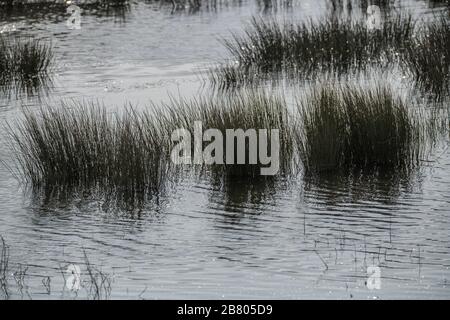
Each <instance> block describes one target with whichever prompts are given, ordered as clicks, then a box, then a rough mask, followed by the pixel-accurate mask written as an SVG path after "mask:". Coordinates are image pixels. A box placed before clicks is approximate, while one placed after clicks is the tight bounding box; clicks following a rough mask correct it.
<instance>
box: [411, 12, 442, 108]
mask: <svg viewBox="0 0 450 320" xmlns="http://www.w3.org/2000/svg"><path fill="white" fill-rule="evenodd" d="M407 49H408V50H406V54H405V55H404V59H403V64H404V65H405V66H406V67H407V68H408V69H409V70H410V72H411V73H412V75H413V76H414V78H415V80H416V82H417V84H418V85H419V87H420V88H422V89H423V90H425V91H426V92H431V93H432V94H434V95H435V97H436V98H438V99H439V98H442V97H444V96H447V95H448V94H449V92H450V23H449V22H448V17H447V16H446V15H445V14H441V15H439V16H438V17H436V18H435V19H434V20H433V21H432V22H430V23H429V24H426V25H425V26H424V27H423V29H422V30H421V32H420V33H419V35H418V36H417V37H416V39H415V40H414V42H413V44H412V45H411V46H409V47H408V48H407Z"/></svg>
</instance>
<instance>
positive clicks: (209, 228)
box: [0, 0, 450, 299]
mask: <svg viewBox="0 0 450 320" xmlns="http://www.w3.org/2000/svg"><path fill="white" fill-rule="evenodd" d="M401 4H402V10H411V11H412V12H413V13H414V15H416V16H418V17H423V18H424V19H427V18H429V17H430V16H431V14H432V12H433V10H441V9H440V8H438V9H430V8H429V6H428V4H427V2H423V1H402V2H401ZM274 10H275V9H273V8H272V9H270V10H269V11H271V12H274ZM327 10H328V9H327V5H326V3H325V2H319V4H317V3H316V1H302V2H301V3H300V2H298V3H297V2H294V6H293V8H292V9H283V8H280V9H278V10H276V12H274V13H275V14H276V15H277V16H278V17H280V18H282V17H288V18H293V19H296V20H301V19H307V18H309V17H313V18H317V17H320V16H322V15H323V14H324V13H325V12H326V11H327ZM255 14H266V13H264V12H263V10H262V9H261V7H259V6H258V5H257V4H256V3H255V1H252V0H248V1H242V2H233V3H230V4H229V5H227V6H223V7H220V8H219V9H218V10H217V11H211V10H209V11H208V10H200V11H198V12H195V13H192V14H190V13H189V12H186V11H182V12H177V13H172V12H171V11H170V7H169V8H166V7H160V6H159V5H155V4H147V3H142V2H138V3H137V4H132V5H131V7H130V10H129V11H128V12H127V13H125V16H124V17H122V18H120V17H117V16H108V15H92V14H86V15H83V17H82V28H81V30H68V29H67V27H66V24H65V20H66V18H67V15H66V14H65V13H64V12H61V13H59V12H52V13H51V14H48V15H46V16H45V18H42V17H40V18H39V19H35V18H32V17H26V18H24V17H21V16H20V15H16V16H13V17H10V18H9V19H8V20H7V21H0V29H1V26H2V25H6V24H11V23H14V24H15V25H16V28H17V29H18V30H17V31H15V33H16V35H31V36H33V37H38V38H40V39H44V40H51V41H52V43H53V46H54V48H55V56H56V65H55V76H54V78H53V84H54V87H53V88H52V89H51V90H49V91H48V92H41V94H40V95H32V96H26V95H23V94H18V95H15V94H12V95H11V96H10V97H6V96H5V97H2V98H1V99H0V118H1V121H2V122H5V121H11V120H14V119H17V118H18V117H20V108H21V105H26V106H28V107H30V108H31V109H33V108H36V109H37V108H38V107H39V106H40V105H41V104H51V105H56V104H57V103H58V101H60V100H61V99H78V100H83V99H85V100H99V101H101V102H104V103H105V105H106V106H108V107H111V108H112V109H111V110H114V108H115V109H117V108H119V109H120V108H121V107H122V106H123V105H124V104H126V103H128V102H130V103H133V104H135V105H138V106H139V107H142V108H145V106H146V104H148V102H149V101H150V100H151V101H154V102H158V101H167V99H168V97H169V96H178V95H180V96H183V97H195V96H198V95H199V94H208V92H209V91H208V90H210V88H208V84H207V80H205V79H203V76H204V74H205V70H207V68H208V67H210V66H211V65H213V64H214V63H216V62H220V61H221V60H222V59H223V58H226V57H227V52H226V49H225V48H224V47H223V46H222V45H221V44H220V43H219V41H218V39H219V38H220V37H228V36H229V35H230V32H242V30H243V27H244V26H246V25H247V24H248V22H249V20H250V18H251V17H252V16H253V15H255ZM393 73H394V76H391V77H390V78H389V79H391V78H392V83H393V85H400V86H401V83H402V82H401V81H399V83H400V84H398V83H397V81H396V78H395V72H393ZM1 130H2V133H4V129H3V128H2V129H1ZM5 139H6V137H5V135H4V134H2V136H1V142H0V143H1V147H0V158H1V159H2V160H3V161H6V162H8V161H10V159H11V158H12V155H11V153H10V151H9V150H8V148H6V141H5ZM447 139H448V137H447ZM442 145H443V146H442V147H441V148H439V149H438V150H436V151H435V153H434V154H433V155H432V156H431V158H430V159H429V160H430V161H429V162H426V163H425V165H424V166H423V167H422V169H421V170H420V171H419V172H417V174H415V175H413V176H409V177H401V176H400V177H397V175H396V174H395V173H392V172H391V173H387V174H385V175H382V176H381V175H380V176H377V177H370V176H364V175H363V176H361V177H360V176H358V175H355V176H351V177H342V176H329V177H322V178H321V179H320V180H309V179H303V178H302V177H301V176H299V177H298V178H297V179H295V180H294V181H292V180H287V181H284V180H280V181H277V182H275V183H273V184H249V183H245V182H242V181H229V182H228V183H226V184H223V185H221V186H217V185H215V184H213V183H211V182H210V181H207V180H202V179H185V180H183V181H181V182H180V183H178V184H176V185H174V186H173V187H172V188H169V189H168V190H167V191H166V192H165V193H164V194H161V195H160V197H158V199H156V200H155V201H153V202H150V203H148V205H147V206H146V207H145V209H143V210H141V211H139V212H132V213H129V212H123V211H108V210H105V203H103V202H101V201H95V200H90V199H89V198H88V197H84V196H83V195H79V194H78V195H74V196H73V198H71V199H66V200H65V201H63V200H61V199H59V200H58V199H52V198H51V197H50V198H47V199H42V198H33V197H32V196H31V195H30V194H29V193H25V192H23V190H22V189H21V188H20V186H19V184H18V182H17V181H16V180H15V179H14V178H13V176H12V175H11V174H10V172H9V171H8V170H7V168H5V167H4V166H0V235H2V236H3V237H4V238H5V240H6V241H7V243H8V244H9V246H10V252H11V258H10V260H11V263H13V264H19V263H20V264H24V265H25V264H26V265H29V269H28V275H27V281H28V284H29V288H28V292H29V293H30V295H31V297H32V298H33V299H47V298H60V297H61V296H62V294H64V297H68V298H70V297H74V295H73V293H70V292H68V291H67V290H65V292H64V293H62V289H63V288H64V279H63V277H62V276H61V272H60V269H61V268H62V269H63V270H64V268H65V266H66V265H67V264H69V263H75V264H79V265H80V266H81V267H82V269H83V261H84V258H83V248H84V249H85V250H86V254H87V255H88V257H89V259H90V261H91V263H93V264H95V265H96V266H98V267H101V268H102V269H103V270H104V271H105V272H108V273H110V274H113V275H114V282H113V284H112V293H111V298H138V297H141V298H149V299H154V298H219V299H220V298H258V299H259V298H260V299H263V298H269V299H270V298H273V299H278V298H338V299H347V298H363V299H364V298H370V299H372V298H381V299H392V298H446V299H448V298H449V297H450V288H449V287H448V286H449V283H448V282H449V281H450V270H449V268H450V232H449V231H450V192H449V190H450V188H449V187H450V173H449V172H450V170H449V169H450V151H449V150H448V149H446V148H445V146H446V145H448V140H444V141H443V143H442ZM368 266H379V267H380V268H381V281H382V282H381V289H379V290H370V289H368V287H367V286H366V281H367V279H368V275H367V267H368ZM45 276H50V277H52V284H51V285H52V291H51V293H50V294H48V293H47V292H46V290H45V288H44V287H43V284H42V282H41V280H42V279H43V277H45ZM23 296H24V298H27V297H28V296H27V294H24V295H23ZM79 296H80V297H82V296H83V293H82V292H81V293H80V294H79ZM15 297H17V298H21V297H22V295H19V294H16V295H15Z"/></svg>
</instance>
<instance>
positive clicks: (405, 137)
mask: <svg viewBox="0 0 450 320" xmlns="http://www.w3.org/2000/svg"><path fill="white" fill-rule="evenodd" d="M418 110H421V109H416V108H415V107H414V106H411V105H407V104H406V103H405V102H404V101H403V100H402V99H400V98H397V97H396V96H395V95H394V94H393V92H392V90H391V89H389V88H387V87H384V86H382V85H377V86H375V87H373V88H362V87H358V86H354V85H337V84H333V85H321V86H317V87H314V88H313V89H312V90H311V93H309V94H308V95H307V96H306V97H304V98H303V97H302V98H298V101H297V107H296V108H294V110H288V107H287V103H286V101H285V100H284V98H282V97H281V96H276V95H271V94H269V93H265V92H260V91H245V92H243V91H237V92H235V93H233V94H230V95H226V96H223V95H221V96H213V97H204V98H199V99H194V100H189V101H188V100H184V99H172V101H171V102H170V103H167V104H163V105H159V106H156V105H153V106H152V107H151V108H150V109H149V110H146V111H139V112H138V111H136V110H135V109H133V108H132V107H128V108H126V109H125V111H123V112H121V113H120V114H115V113H108V112H107V111H106V109H105V108H104V107H102V106H99V105H97V104H70V105H67V104H63V105H62V106H61V107H60V108H58V109H55V108H49V107H46V108H41V109H40V110H39V111H37V112H31V111H29V110H25V112H24V118H23V121H20V122H19V123H18V124H17V126H15V127H14V128H13V127H12V126H11V125H10V127H9V128H10V134H11V140H10V141H11V147H12V150H13V152H14V154H15V155H16V158H17V159H16V161H15V163H16V164H17V168H16V170H15V171H16V172H18V173H19V176H20V177H23V180H24V182H25V183H27V184H29V185H31V186H33V187H34V188H33V189H36V190H37V189H40V187H46V188H48V190H51V187H57V188H58V187H64V188H65V189H67V190H71V188H72V189H73V190H83V189H86V188H90V190H98V191H100V192H104V193H105V194H106V198H108V199H109V200H108V202H110V203H112V202H114V198H115V197H120V198H121V199H122V198H123V200H124V201H125V202H128V203H130V201H129V199H132V201H131V202H133V203H134V204H136V202H139V203H140V204H143V203H144V202H145V201H146V200H145V199H147V200H148V199H149V198H148V197H145V196H144V195H150V196H151V195H152V194H157V193H158V192H159V191H161V190H162V189H163V188H164V186H165V185H166V182H167V181H176V179H177V178H178V177H179V173H180V172H181V173H183V174H184V173H186V172H200V173H201V174H207V175H208V176H209V177H211V179H212V181H213V183H214V184H215V185H217V184H218V182H220V183H222V184H223V183H226V185H230V183H229V182H232V181H235V180H236V179H234V178H233V177H236V178H238V179H237V180H236V181H242V179H244V180H245V179H251V181H261V179H262V180H264V177H261V168H263V167H268V165H267V164H263V163H261V162H260V160H261V159H260V158H258V160H257V162H256V163H250V162H249V146H250V145H249V144H250V143H251V139H249V138H246V139H245V142H244V143H245V144H244V145H243V146H244V148H245V163H243V164H238V163H237V161H236V160H237V153H238V150H237V148H238V144H236V143H235V144H234V145H233V147H232V148H234V150H232V151H233V152H234V157H235V158H234V164H231V163H229V162H228V163H227V160H226V154H227V153H228V152H229V151H230V150H227V145H226V135H227V132H226V131H227V129H234V130H237V129H242V130H243V131H246V130H248V129H254V130H255V131H256V132H258V130H259V129H268V130H270V129H278V130H279V151H278V153H279V163H280V166H279V171H278V172H277V173H276V176H275V177H270V176H269V177H267V178H268V179H273V178H275V180H276V178H277V177H285V178H288V177H290V176H292V175H294V174H295V173H296V172H297V171H298V169H301V168H304V170H305V171H306V172H314V173H321V172H325V171H335V172H339V171H340V170H341V169H352V168H353V169H357V170H360V169H361V170H363V169H364V170H366V171H371V170H374V169H375V170H378V169H386V170H391V169H395V170H403V169H405V170H407V169H410V168H414V167H417V166H418V165H419V164H420V163H421V160H422V159H423V156H424V154H425V151H426V149H427V147H428V146H429V145H430V144H429V143H428V142H429V141H428V140H431V137H437V134H436V133H433V132H435V131H436V130H438V128H437V127H436V126H433V125H432V124H434V123H437V121H435V122H433V123H432V122H430V123H428V122H426V121H425V119H426V118H425V116H424V114H422V112H421V111H418ZM195 121H201V122H202V131H201V139H202V138H203V137H204V135H203V134H204V132H205V131H206V130H207V129H218V131H219V132H220V133H221V134H222V137H223V140H222V143H223V150H224V153H223V155H220V154H219V158H216V161H217V159H219V160H220V157H223V161H219V162H220V163H207V164H205V162H204V161H201V162H200V163H196V162H195V160H194V159H195V149H196V145H195V127H194V122H195ZM181 128H182V129H186V130H187V131H188V133H189V134H190V143H191V148H190V152H191V153H190V155H188V157H190V160H191V161H190V162H189V163H184V164H185V165H175V164H173V163H172V162H171V160H170V157H171V152H172V151H173V148H174V146H175V145H176V144H178V143H179V141H172V140H171V137H172V133H173V131H174V130H176V129H181ZM266 137H267V138H268V139H267V140H268V142H269V143H268V145H267V146H266V147H267V155H268V156H269V155H271V154H270V153H271V133H270V131H269V134H268V135H267V136H266ZM256 139H257V140H256V141H257V142H253V143H259V142H260V139H261V137H260V136H257V138H256ZM427 139H428V140H427ZM215 140H216V136H214V137H211V139H209V140H208V139H202V140H201V141H200V146H201V150H200V153H202V151H203V150H205V148H206V147H207V146H209V145H210V143H211V142H213V141H215ZM234 141H235V142H236V141H237V140H234ZM218 143H220V140H219V142H218ZM258 147H260V146H258ZM259 151H260V150H259ZM263 151H264V150H263ZM214 154H215V153H214ZM274 156H276V155H274ZM273 160H274V158H272V161H273ZM186 169H187V171H186ZM192 170H193V171H192ZM256 178H258V179H260V180H256ZM239 179H241V180H239ZM46 194H47V193H46ZM133 199H134V200H133ZM119 200H120V199H119Z"/></svg>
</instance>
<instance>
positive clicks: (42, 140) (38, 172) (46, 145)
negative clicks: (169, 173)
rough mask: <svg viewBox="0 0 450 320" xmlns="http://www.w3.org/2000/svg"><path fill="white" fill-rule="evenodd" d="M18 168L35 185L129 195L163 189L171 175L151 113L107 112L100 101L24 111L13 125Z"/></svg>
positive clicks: (11, 130)
mask: <svg viewBox="0 0 450 320" xmlns="http://www.w3.org/2000/svg"><path fill="white" fill-rule="evenodd" d="M10 134H11V138H12V140H11V142H12V148H13V150H14V153H15V154H16V156H17V164H18V167H17V170H18V171H19V172H20V174H21V176H22V177H23V179H24V180H25V181H24V182H25V183H27V184H29V185H31V186H32V187H34V188H38V187H43V186H45V187H48V186H69V187H73V188H79V187H91V188H94V189H95V188H100V189H101V190H103V191H108V192H119V193H121V194H122V193H123V192H124V190H126V193H127V195H130V194H135V193H139V194H145V193H151V192H153V191H157V190H159V189H160V188H161V186H162V182H163V180H164V177H165V173H166V168H167V167H166V162H165V161H164V160H165V159H164V155H165V154H167V153H168V152H167V151H166V150H164V147H165V144H164V143H161V141H163V139H162V137H161V129H160V127H159V124H157V123H156V120H155V119H154V118H153V117H151V116H150V115H149V114H148V113H139V114H138V113H136V112H135V111H134V110H133V109H131V108H128V109H127V110H126V111H125V112H124V113H123V114H120V115H118V114H116V115H114V114H111V113H107V112H106V110H105V108H104V107H101V106H99V105H96V104H85V105H83V104H75V103H74V104H70V105H68V104H63V105H62V106H61V108H59V109H55V108H50V107H49V108H41V109H40V110H39V112H30V111H27V110H25V112H24V120H23V121H22V122H21V123H20V124H18V126H17V128H15V129H12V128H10Z"/></svg>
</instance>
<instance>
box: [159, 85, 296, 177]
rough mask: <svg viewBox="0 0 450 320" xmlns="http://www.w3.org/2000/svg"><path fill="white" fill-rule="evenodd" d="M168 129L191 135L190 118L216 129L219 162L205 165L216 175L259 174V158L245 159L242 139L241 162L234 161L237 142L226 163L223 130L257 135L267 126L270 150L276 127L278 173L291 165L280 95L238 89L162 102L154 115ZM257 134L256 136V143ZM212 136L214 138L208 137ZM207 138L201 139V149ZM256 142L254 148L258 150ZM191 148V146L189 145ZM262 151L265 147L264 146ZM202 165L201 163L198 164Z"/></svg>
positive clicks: (287, 124)
mask: <svg viewBox="0 0 450 320" xmlns="http://www.w3.org/2000/svg"><path fill="white" fill-rule="evenodd" d="M158 118H159V119H164V120H163V122H164V123H165V124H168V125H167V128H168V129H169V130H171V131H172V130H174V129H177V128H185V129H187V130H188V131H189V132H191V135H193V134H194V122H195V121H201V122H202V126H203V130H207V129H210V128H213V129H218V130H219V131H220V132H221V134H222V136H223V150H224V151H223V164H213V165H210V166H208V169H210V170H208V171H209V172H212V174H213V175H216V177H217V176H223V175H225V176H239V177H256V176H260V174H261V172H260V169H261V167H265V166H267V165H263V164H261V163H260V161H259V160H260V159H258V162H257V163H256V164H250V163H249V158H248V156H249V143H250V139H246V141H245V154H246V160H245V164H237V154H238V150H237V144H235V145H234V150H233V152H234V157H235V158H234V164H227V163H226V154H227V152H230V150H227V147H226V135H227V134H226V130H227V129H234V130H237V129H242V130H243V131H245V132H247V130H249V129H250V130H255V131H256V134H257V135H258V133H259V130H260V129H267V131H268V133H267V135H266V136H265V137H266V139H267V152H268V153H267V154H268V155H270V150H271V141H272V140H271V139H272V136H271V134H270V130H271V129H277V130H279V131H278V132H279V145H280V147H279V161H280V173H289V172H290V171H291V170H292V169H293V162H292V161H293V144H292V139H291V138H292V130H291V120H290V117H289V112H288V109H287V105H286V103H285V101H284V99H283V98H282V97H280V96H271V95H270V94H267V93H263V92H256V91H253V90H250V91H245V92H244V91H238V92H234V93H233V94H230V95H226V96H225V95H219V96H214V97H212V98H200V99H196V100H192V101H185V100H178V101H173V102H172V103H171V104H166V105H164V108H163V109H162V113H161V114H160V115H159V116H158ZM260 138H261V136H257V143H258V144H259V143H260ZM212 140H214V139H212ZM209 143H210V142H209V141H208V142H202V150H203V149H204V148H205V147H206V146H207V145H208V144H209ZM259 147H260V146H259V145H258V152H259ZM192 150H194V147H193V148H192ZM264 151H266V150H264ZM200 168H201V169H205V167H204V166H200Z"/></svg>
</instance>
